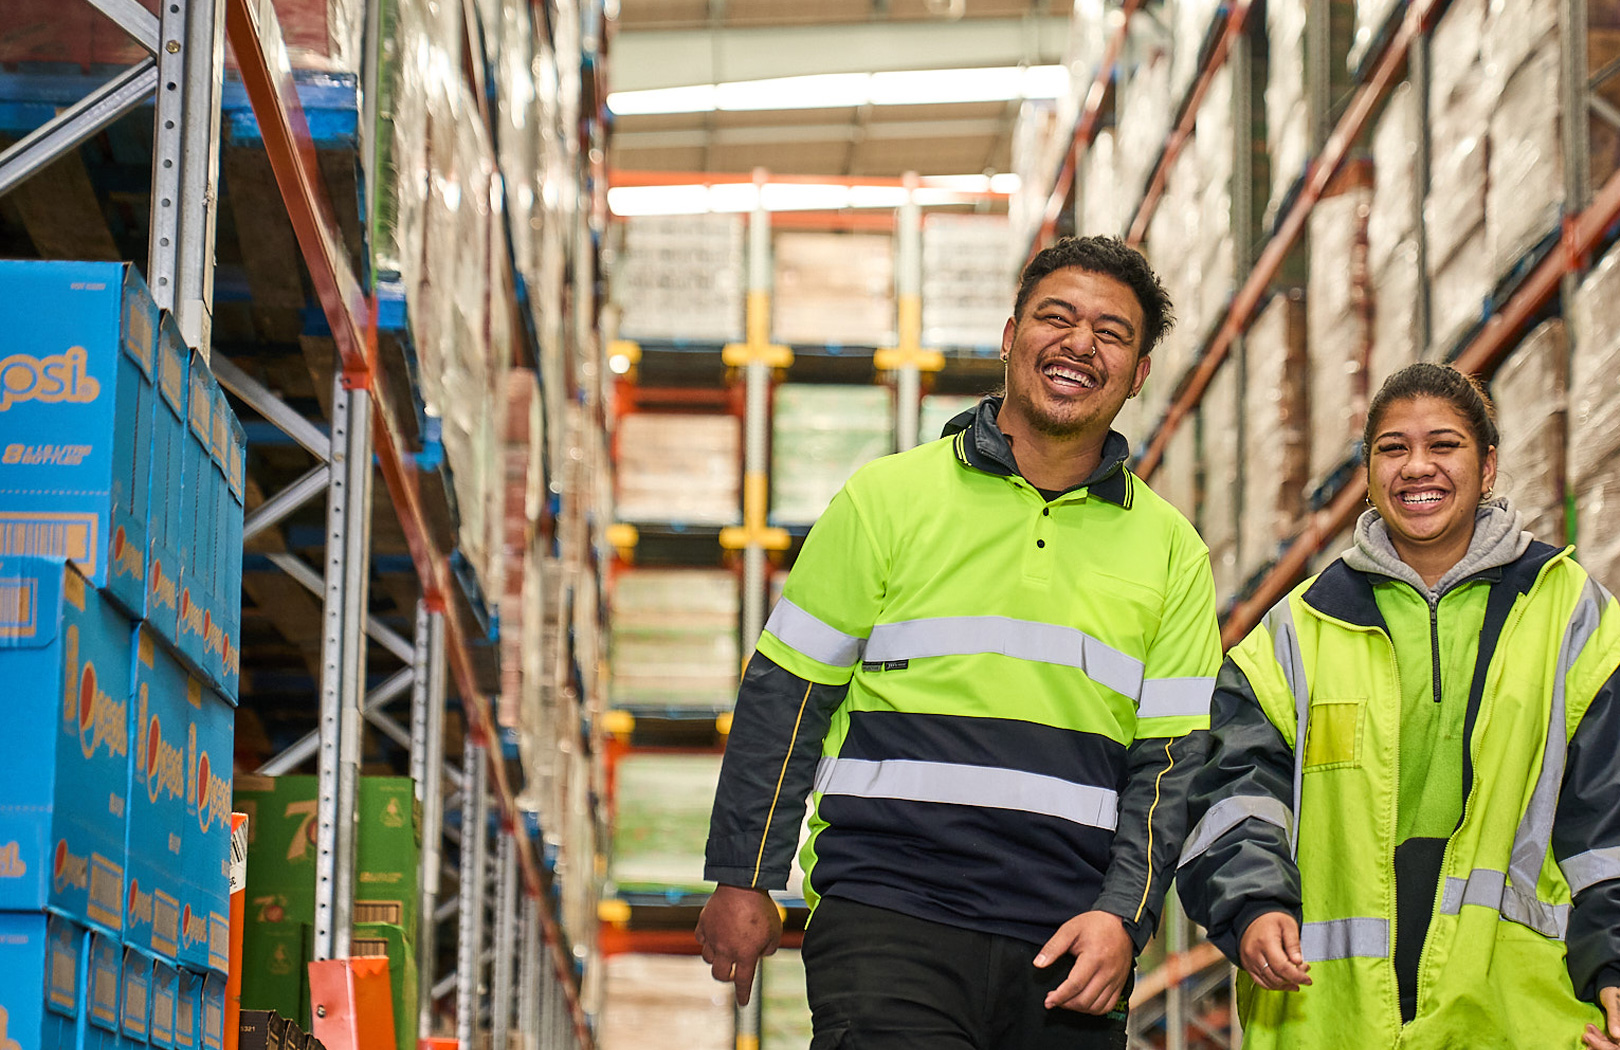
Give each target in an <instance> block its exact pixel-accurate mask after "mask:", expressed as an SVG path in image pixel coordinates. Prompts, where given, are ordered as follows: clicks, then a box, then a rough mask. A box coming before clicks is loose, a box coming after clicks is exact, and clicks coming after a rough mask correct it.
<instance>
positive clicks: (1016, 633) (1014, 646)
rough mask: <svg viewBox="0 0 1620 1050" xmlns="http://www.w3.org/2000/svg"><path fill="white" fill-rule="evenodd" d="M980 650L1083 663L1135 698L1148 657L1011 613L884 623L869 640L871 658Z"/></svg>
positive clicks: (1099, 679) (1092, 674)
mask: <svg viewBox="0 0 1620 1050" xmlns="http://www.w3.org/2000/svg"><path fill="white" fill-rule="evenodd" d="M978 653H1000V654H1002V655H1004V656H1010V657H1012V658H1013V659H1015V660H1031V661H1037V662H1040V663H1048V664H1059V665H1061V666H1064V667H1077V668H1079V669H1080V670H1082V671H1084V672H1085V673H1086V676H1087V677H1088V678H1090V679H1091V680H1092V681H1093V682H1096V683H1097V684H1099V685H1104V686H1107V687H1108V688H1109V689H1112V690H1114V692H1116V693H1123V694H1124V695H1126V696H1128V697H1130V698H1131V699H1133V700H1135V699H1137V698H1138V697H1139V696H1141V694H1142V661H1140V660H1138V659H1136V657H1134V656H1128V655H1126V654H1125V653H1122V652H1120V651H1119V650H1118V649H1115V648H1113V647H1111V646H1108V645H1105V644H1104V643H1102V642H1099V641H1098V640H1097V639H1095V638H1093V637H1091V636H1090V635H1089V634H1086V633H1085V632H1084V631H1078V630H1076V629H1075V628H1073V627H1063V626H1060V625H1058V624H1052V623H1041V622H1039V621H1037V620H1015V619H1013V618H1012V617H1009V616H936V617H930V618H928V619H922V620H902V621H900V622H899V623H880V624H878V625H876V626H875V627H873V628H872V637H871V638H869V639H867V642H866V654H865V658H866V659H867V660H868V661H871V662H873V663H877V662H884V663H887V662H889V661H891V660H917V659H921V658H923V657H928V656H971V655H975V654H978Z"/></svg>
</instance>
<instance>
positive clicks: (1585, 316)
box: [1566, 251, 1620, 590]
mask: <svg viewBox="0 0 1620 1050" xmlns="http://www.w3.org/2000/svg"><path fill="white" fill-rule="evenodd" d="M1617 302H1620V252H1613V251H1611V252H1610V253H1609V254H1608V255H1607V256H1605V257H1604V258H1603V260H1602V261H1601V262H1600V263H1598V265H1597V266H1595V267H1594V268H1593V270H1592V272H1591V274H1590V275H1589V276H1588V277H1587V278H1586V280H1585V281H1583V282H1582V283H1581V287H1580V291H1579V293H1578V294H1577V295H1576V297H1575V307H1574V310H1573V311H1572V317H1571V328H1572V334H1573V336H1574V339H1575V351H1574V354H1573V356H1572V360H1571V362H1570V372H1569V446H1568V459H1567V464H1566V469H1567V471H1568V478H1569V489H1570V491H1571V492H1572V493H1573V494H1574V502H1575V542H1576V545H1577V548H1578V551H1577V553H1578V557H1579V558H1580V560H1581V564H1582V565H1584V566H1586V568H1587V571H1589V572H1591V573H1592V575H1593V576H1595V577H1597V579H1598V580H1599V581H1600V582H1602V583H1603V584H1604V586H1606V587H1609V588H1610V589H1611V590H1614V589H1620V529H1617V528H1616V527H1615V522H1616V521H1617V520H1620V396H1616V382H1615V377H1616V376H1620V310H1617V309H1616V308H1615V304H1616V303H1617Z"/></svg>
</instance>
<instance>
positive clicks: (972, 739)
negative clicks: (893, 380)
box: [706, 398, 1220, 947]
mask: <svg viewBox="0 0 1620 1050" xmlns="http://www.w3.org/2000/svg"><path fill="white" fill-rule="evenodd" d="M998 405H999V401H998V400H997V399H993V398H992V399H988V400H986V401H985V402H983V403H981V405H980V407H979V408H978V410H977V411H976V412H975V413H973V414H971V415H965V416H963V417H958V422H957V424H956V426H955V427H954V428H953V429H954V430H955V434H954V436H953V437H952V438H951V439H948V440H940V441H935V442H931V443H929V444H926V445H922V446H919V447H918V448H915V449H912V450H911V451H909V452H904V453H901V454H899V455H896V456H888V457H885V458H883V459H880V460H877V461H875V462H873V463H870V464H868V465H867V466H865V467H863V468H862V469H861V470H860V471H858V472H857V473H856V475H855V476H854V477H853V478H851V479H850V481H849V483H848V484H847V485H846V486H845V487H844V489H843V491H841V492H840V493H839V494H838V496H837V497H836V498H835V499H834V500H833V502H832V505H831V506H829V507H828V508H827V511H826V513H824V514H823V515H822V517H821V519H820V520H819V521H818V522H817V523H816V526H815V528H814V529H812V530H811V532H810V535H809V538H808V539H807V540H806V541H805V544H804V548H803V550H802V552H801V553H800V555H799V557H798V559H797V560H796V561H795V563H794V568H793V572H792V574H791V575H790V576H789V578H788V581H787V584H786V587H785V590H784V593H783V596H782V599H781V601H780V602H778V603H777V605H776V608H775V610H774V611H773V612H772V614H771V616H770V619H769V621H768V622H767V623H766V625H765V633H764V634H763V635H762V636H761V637H760V639H759V647H758V651H757V653H756V654H755V656H754V657H753V659H752V661H751V662H750V664H749V666H748V670H747V673H746V674H745V675H744V679H743V683H742V688H741V691H740V693H739V696H738V701H737V710H736V716H735V720H734V722H733V724H732V731H731V735H730V738H729V739H728V741H727V744H726V754H725V761H724V766H723V768H722V771H721V778H720V784H719V788H718V790H717V792H716V798H715V807H714V815H713V819H712V821H711V824H710V833H709V842H708V851H707V861H708V864H707V868H706V876H707V877H708V878H711V879H714V880H715V881H717V882H722V883H726V884H729V885H741V886H752V887H760V888H779V887H780V886H782V885H783V883H784V882H785V881H786V879H787V877H788V871H789V866H790V860H791V858H792V856H793V853H794V848H795V846H796V844H797V842H798V837H799V828H800V825H801V822H802V818H803V815H804V811H805V798H806V796H807V795H808V796H809V797H811V799H812V800H813V803H814V811H813V814H812V817H811V823H810V829H811V836H812V837H811V839H810V842H809V844H808V846H807V847H806V848H805V849H804V851H803V853H802V857H801V859H802V861H803V864H804V868H805V871H806V872H807V877H806V880H805V887H806V888H805V897H806V899H807V900H809V901H810V902H811V903H812V905H813V904H814V902H815V900H816V899H817V898H818V897H819V896H822V895H827V894H832V895H836V896H839V897H845V898H848V899H851V900H855V901H858V902H860V903H863V904H869V905H872V906H875V907H881V908H887V909H889V910H891V911H896V912H900V913H902V914H907V915H911V916H914V917H917V918H923V919H928V920H932V921H937V922H941V923H946V924H949V925H954V926H960V927H965V928H967V929H975V930H980V931H983V932H988V933H996V934H1002V935H1006V936H1012V937H1017V938H1020V939H1023V940H1026V941H1030V942H1033V943H1036V944H1039V943H1041V942H1043V941H1045V940H1046V939H1047V938H1048V937H1050V936H1051V935H1052V934H1053V933H1054V932H1055V931H1056V930H1057V928H1058V926H1060V925H1061V924H1062V923H1064V922H1066V921H1067V920H1068V919H1070V918H1072V917H1073V916H1075V915H1077V914H1079V913H1081V912H1083V911H1087V910H1089V909H1092V908H1094V907H1095V908H1099V909H1105V910H1108V911H1110V912H1112V913H1113V914H1116V915H1119V916H1120V917H1121V918H1122V919H1124V920H1125V924H1126V927H1127V930H1128V932H1130V933H1131V934H1132V936H1133V937H1134V938H1135V939H1136V941H1137V944H1138V947H1140V946H1141V944H1143V943H1144V942H1145V941H1146V940H1147V938H1148V936H1149V935H1150V934H1151V932H1152V930H1153V927H1154V923H1155V921H1156V920H1157V917H1158V910H1159V906H1160V903H1161V900H1162V897H1163V894H1164V892H1165V888H1166V887H1167V886H1168V884H1169V878H1170V875H1171V874H1172V872H1173V868H1174V865H1175V860H1176V857H1177V856H1178V855H1179V853H1180V843H1181V839H1182V837H1183V836H1184V835H1185V833H1186V803H1185V792H1186V788H1187V784H1188V782H1189V781H1190V779H1191V775H1192V773H1194V772H1195V771H1196V770H1197V768H1198V767H1199V766H1200V765H1201V763H1202V758H1203V739H1204V737H1205V730H1206V729H1207V727H1208V724H1209V722H1208V718H1209V697H1210V693H1211V691H1212V690H1213V688H1214V676H1215V671H1216V669H1217V668H1218V667H1219V665H1220V641H1219V637H1218V633H1217V627H1216V620H1215V608H1214V583H1213V579H1212V575H1211V571H1210V564H1209V555H1208V552H1207V550H1206V548H1205V547H1204V544H1203V542H1202V541H1201V540H1199V538H1198V534H1197V533H1196V532H1195V531H1194V530H1193V528H1192V526H1191V525H1190V524H1188V522H1187V521H1186V519H1185V518H1183V517H1182V516H1181V515H1180V514H1179V513H1177V512H1176V511H1175V510H1174V509H1173V508H1171V507H1170V506H1169V504H1167V503H1165V502H1164V500H1162V499H1160V498H1159V497H1158V496H1156V495H1154V494H1153V493H1152V492H1151V491H1149V490H1148V488H1147V486H1145V485H1143V484H1142V483H1141V482H1140V481H1138V480H1137V479H1136V478H1134V477H1132V476H1131V474H1130V473H1129V471H1128V470H1126V468H1125V466H1124V461H1125V459H1126V456H1127V454H1128V447H1127V445H1126V442H1125V439H1124V438H1122V437H1120V436H1119V435H1118V434H1114V435H1111V436H1110V438H1109V440H1108V443H1107V445H1106V446H1105V449H1104V454H1103V462H1102V465H1101V466H1100V467H1099V468H1098V470H1097V472H1096V473H1095V474H1094V475H1093V476H1092V477H1091V479H1089V480H1088V482H1087V483H1085V484H1083V485H1081V486H1079V487H1077V488H1075V489H1073V490H1071V491H1068V492H1066V493H1063V494H1060V495H1056V496H1055V497H1054V498H1052V499H1047V498H1046V496H1044V495H1042V494H1041V493H1040V492H1038V491H1037V490H1036V489H1035V488H1034V486H1032V485H1031V484H1030V483H1029V482H1028V481H1026V480H1025V479H1024V478H1023V477H1021V476H1019V474H1018V472H1017V467H1016V463H1015V462H1014V460H1013V457H1012V454H1011V451H1010V449H1009V447H1008V444H1007V441H1006V438H1005V437H1004V436H1003V435H1002V434H1001V432H1000V431H999V430H998V429H997V427H996V422H995V419H996V415H995V413H996V408H997V406H998ZM964 425H965V428H964Z"/></svg>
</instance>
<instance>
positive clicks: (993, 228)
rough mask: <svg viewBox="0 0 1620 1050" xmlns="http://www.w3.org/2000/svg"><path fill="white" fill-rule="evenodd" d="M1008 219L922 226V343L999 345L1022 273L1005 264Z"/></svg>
mask: <svg viewBox="0 0 1620 1050" xmlns="http://www.w3.org/2000/svg"><path fill="white" fill-rule="evenodd" d="M1011 246H1012V239H1011V234H1010V231H1009V229H1008V226H1007V220H1006V219H1005V218H1003V217H1001V216H996V215H949V214H938V215H928V216H926V217H925V218H924V219H923V226H922V343H923V345H924V346H937V347H984V348H999V347H1000V346H1001V332H1002V327H1003V326H1004V325H1005V324H1006V323H1007V318H1009V317H1011V316H1012V304H1013V295H1014V292H1015V291H1016V285H1017V280H1018V275H1017V274H1016V273H1015V272H1014V271H1013V269H1012V267H1010V266H1008V265H1007V255H1008V252H1009V251H1010V249H1011Z"/></svg>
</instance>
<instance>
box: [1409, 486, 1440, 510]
mask: <svg viewBox="0 0 1620 1050" xmlns="http://www.w3.org/2000/svg"><path fill="white" fill-rule="evenodd" d="M1445 498H1446V494H1445V493H1444V492H1443V491H1441V490H1440V489H1413V490H1410V491H1407V492H1403V493H1401V495H1400V500H1401V502H1402V503H1404V504H1406V505H1407V506H1408V507H1428V506H1433V505H1434V504H1436V503H1439V502H1440V501H1441V500H1443V499H1445Z"/></svg>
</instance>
